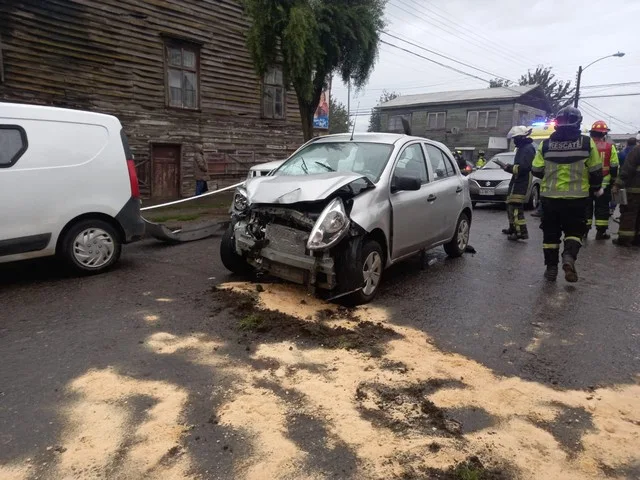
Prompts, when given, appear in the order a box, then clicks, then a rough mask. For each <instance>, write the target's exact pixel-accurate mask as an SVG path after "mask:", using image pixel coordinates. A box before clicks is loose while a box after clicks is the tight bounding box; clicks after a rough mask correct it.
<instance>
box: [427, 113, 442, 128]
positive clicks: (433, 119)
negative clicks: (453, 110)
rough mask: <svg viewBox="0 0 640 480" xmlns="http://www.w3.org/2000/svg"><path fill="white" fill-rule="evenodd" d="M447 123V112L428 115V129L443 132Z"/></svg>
mask: <svg viewBox="0 0 640 480" xmlns="http://www.w3.org/2000/svg"><path fill="white" fill-rule="evenodd" d="M446 121H447V114H446V112H436V113H430V114H428V115H427V129H429V130H441V129H443V128H444V125H445V123H446Z"/></svg>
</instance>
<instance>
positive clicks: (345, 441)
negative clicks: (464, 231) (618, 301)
mask: <svg viewBox="0 0 640 480" xmlns="http://www.w3.org/2000/svg"><path fill="white" fill-rule="evenodd" d="M213 295H214V296H215V297H216V298H215V299H214V300H215V304H216V305H217V306H218V308H222V309H223V310H225V312H226V313H230V314H231V315H233V316H235V320H234V322H236V330H235V331H236V332H237V334H236V336H235V337H233V338H217V337H215V338H214V337H212V336H211V335H210V333H209V332H194V333H192V334H184V335H179V334H175V333H169V332H164V331H157V332H155V333H153V334H150V335H149V336H148V337H147V338H146V339H145V341H144V344H141V347H140V348H144V349H146V351H148V352H149V353H152V354H155V355H158V356H160V357H163V356H166V357H167V358H174V357H175V358H179V359H180V362H184V363H187V364H188V363H191V364H194V365H198V367H199V368H204V369H208V370H209V371H211V372H212V377H215V378H232V379H233V382H232V385H231V387H229V390H228V392H226V393H225V395H224V396H223V397H222V399H221V400H219V401H218V402H217V405H216V406H214V405H212V406H211V410H212V412H214V414H215V417H216V425H217V424H218V423H219V426H220V427H221V428H224V429H227V431H231V432H239V433H240V434H241V435H242V438H243V440H242V441H243V442H246V443H248V445H247V451H248V452H250V454H247V455H238V456H237V457H234V460H233V468H234V471H235V474H234V478H238V479H247V480H254V479H255V480H262V479H272V478H282V479H298V478H305V479H323V478H341V479H342V478H358V479H385V480H386V479H394V478H402V479H419V478H429V479H432V478H434V479H448V480H453V479H456V478H465V477H463V476H460V475H459V473H460V472H461V471H462V472H463V473H464V471H463V470H464V469H467V468H471V469H472V471H473V469H474V468H476V466H477V465H482V468H483V475H484V476H483V477H481V478H483V479H487V480H492V479H509V478H521V479H567V480H572V479H576V480H578V479H580V480H583V479H601V478H603V477H604V476H607V478H613V479H620V480H622V479H629V478H637V475H638V472H639V471H640V408H638V405H640V386H639V385H619V386H616V387H610V388H602V389H597V390H594V391H581V390H580V391H578V390H568V391H567V390H559V389H553V388H550V387H548V386H546V385H542V384H538V383H535V382H530V381H524V380H522V379H520V378H517V377H502V376H497V375H495V374H494V373H493V372H492V371H491V370H490V369H488V368H487V367H485V366H483V365H481V364H480V363H478V362H475V361H473V360H470V359H468V358H465V357H464V356H462V355H459V354H452V353H445V352H442V351H440V350H438V349H437V348H436V347H435V346H434V345H433V342H432V339H431V338H430V337H429V336H428V335H427V334H425V333H424V332H422V331H420V330H417V329H414V328H410V327H406V326H401V325H398V324H394V319H393V317H392V316H391V315H390V313H389V312H388V311H386V310H384V309H382V308H378V307H375V306H365V307H360V308H357V309H353V310H351V309H345V308H341V307H337V306H335V305H330V304H327V303H325V302H322V301H320V300H318V299H316V298H314V297H311V296H309V295H307V294H306V293H305V292H304V290H302V289H299V288H297V287H294V286H290V285H279V284H277V285H264V288H256V285H254V284H246V283H234V284H226V285H222V286H221V288H220V289H219V290H218V291H217V292H215V293H214V294H213ZM220 302H222V303H223V304H224V305H223V306H222V307H221V306H220ZM217 318H225V319H226V318H228V315H226V314H225V315H220V316H218V317H216V321H217ZM239 342H248V343H247V351H246V352H244V350H243V352H244V353H246V355H244V356H239V355H233V354H230V350H227V351H225V348H226V349H229V348H230V347H229V346H230V345H237V344H238V343H239ZM242 348H243V347H242ZM67 391H68V393H70V394H72V395H73V399H74V400H73V401H72V402H71V403H69V404H67V405H66V406H65V408H64V409H63V411H62V412H61V414H62V416H63V418H64V419H65V421H64V422H63V424H64V425H65V427H64V429H63V431H62V433H61V435H60V438H59V443H60V445H63V446H64V447H65V450H64V451H63V452H61V453H59V454H58V455H57V456H56V457H55V458H56V460H55V461H54V462H53V463H54V464H53V467H52V466H49V467H47V468H48V470H46V471H45V474H44V476H43V477H42V478H82V479H84V478H97V477H98V476H101V477H102V478H122V479H124V478H127V479H128V478H132V479H133V478H151V479H163V480H164V479H169V480H171V479H182V478H206V475H205V476H204V477H203V476H202V472H199V473H200V475H198V474H193V473H192V469H193V467H194V461H193V460H194V459H193V457H192V454H193V452H190V447H189V443H188V442H187V441H186V436H187V432H188V426H186V425H184V423H183V422H184V414H185V411H186V410H187V408H188V405H187V401H188V400H187V399H188V395H189V394H188V392H187V391H185V390H184V389H183V388H181V387H178V386H176V385H173V384H171V383H169V382H165V381H156V380H145V379H142V380H140V379H136V378H133V377H130V376H127V375H123V374H122V373H119V372H117V371H115V370H114V369H111V368H105V369H100V370H90V371H88V372H86V373H85V374H83V375H81V376H79V377H78V378H76V379H75V380H74V381H72V382H70V383H69V384H68V385H67ZM206 393H207V392H205V394H206ZM203 421H206V420H203ZM476 456H477V457H478V459H479V460H478V459H476V458H475V457H476ZM465 461H467V463H461V462H465ZM456 465H458V467H456ZM460 466H462V467H463V469H462V470H461V469H460ZM478 468H479V467H478ZM33 474H34V470H33V469H31V468H30V467H29V466H28V465H25V464H24V463H18V464H13V465H5V466H0V477H1V478H9V479H16V480H18V479H26V478H31V477H33ZM211 478H215V477H211ZM468 478H474V477H468Z"/></svg>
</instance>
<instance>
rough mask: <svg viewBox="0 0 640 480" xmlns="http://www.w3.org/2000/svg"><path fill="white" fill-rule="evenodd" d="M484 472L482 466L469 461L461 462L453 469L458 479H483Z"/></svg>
mask: <svg viewBox="0 0 640 480" xmlns="http://www.w3.org/2000/svg"><path fill="white" fill-rule="evenodd" d="M482 472H483V470H482V469H481V468H478V467H476V466H474V465H471V464H469V463H461V464H460V465H458V466H457V467H456V469H455V470H454V471H453V474H454V475H455V477H456V479H458V480H482V477H483V475H482Z"/></svg>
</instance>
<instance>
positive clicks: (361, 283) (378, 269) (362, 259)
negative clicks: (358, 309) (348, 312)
mask: <svg viewBox="0 0 640 480" xmlns="http://www.w3.org/2000/svg"><path fill="white" fill-rule="evenodd" d="M357 257H358V258H356V259H355V262H353V264H352V265H353V268H348V269H346V270H344V271H343V275H344V276H345V277H347V278H342V279H338V281H339V282H340V283H342V284H343V285H354V286H357V287H356V288H359V289H358V290H357V291H356V292H354V293H352V294H351V295H349V296H348V297H347V299H346V300H347V302H348V303H349V304H352V305H362V304H363V303H369V302H370V301H371V300H373V299H374V297H375V296H376V295H377V293H378V289H379V287H380V283H381V281H382V272H383V270H384V252H383V251H382V247H381V246H380V244H379V243H378V242H377V241H375V240H371V239H369V240H365V241H364V243H363V244H362V247H361V248H360V249H359V253H358V255H357Z"/></svg>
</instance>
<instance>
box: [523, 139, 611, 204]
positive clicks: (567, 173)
mask: <svg viewBox="0 0 640 480" xmlns="http://www.w3.org/2000/svg"><path fill="white" fill-rule="evenodd" d="M531 170H532V172H533V173H534V175H535V174H536V173H537V175H536V176H538V177H541V178H542V182H541V187H542V188H541V195H542V196H543V197H548V198H585V197H588V196H589V190H590V189H591V188H600V186H601V183H602V180H601V179H602V160H600V154H599V153H598V149H597V147H596V145H595V143H594V142H593V140H592V139H591V138H589V137H588V136H586V135H581V136H580V137H579V138H578V139H576V140H573V141H571V140H569V141H557V140H553V139H551V138H548V139H546V140H544V141H543V142H541V143H540V145H539V146H538V151H537V153H536V157H535V158H534V160H533V166H532V169H531ZM590 176H591V179H590Z"/></svg>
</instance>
